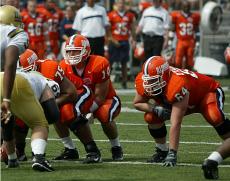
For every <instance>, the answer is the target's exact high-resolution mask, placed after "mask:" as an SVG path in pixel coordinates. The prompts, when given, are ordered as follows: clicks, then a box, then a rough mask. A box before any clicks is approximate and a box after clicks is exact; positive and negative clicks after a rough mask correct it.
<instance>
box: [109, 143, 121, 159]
mask: <svg viewBox="0 0 230 181" xmlns="http://www.w3.org/2000/svg"><path fill="white" fill-rule="evenodd" d="M111 152H112V158H113V160H114V161H121V160H123V159H124V157H123V151H122V148H121V147H120V146H114V147H112V148H111Z"/></svg>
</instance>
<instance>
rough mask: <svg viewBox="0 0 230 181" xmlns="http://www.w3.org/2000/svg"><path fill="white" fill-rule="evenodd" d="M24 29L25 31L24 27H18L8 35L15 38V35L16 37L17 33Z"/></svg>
mask: <svg viewBox="0 0 230 181" xmlns="http://www.w3.org/2000/svg"><path fill="white" fill-rule="evenodd" d="M23 31H24V30H23V29H20V28H16V29H14V30H12V31H11V32H10V33H9V34H8V37H9V38H13V37H15V36H16V35H17V34H19V33H21V32H23Z"/></svg>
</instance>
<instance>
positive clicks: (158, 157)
mask: <svg viewBox="0 0 230 181" xmlns="http://www.w3.org/2000/svg"><path fill="white" fill-rule="evenodd" d="M144 119H145V121H146V122H147V123H148V130H149V133H150V135H151V136H152V138H153V139H154V140H155V143H156V146H155V152H154V154H153V155H152V157H151V158H149V159H148V160H147V162H150V163H161V162H163V161H164V159H165V158H166V156H167V154H168V146H167V144H166V135H167V130H166V126H165V123H164V120H163V119H161V118H159V117H158V116H157V115H156V114H155V113H145V116H144Z"/></svg>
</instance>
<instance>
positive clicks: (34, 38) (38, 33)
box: [21, 11, 46, 44]
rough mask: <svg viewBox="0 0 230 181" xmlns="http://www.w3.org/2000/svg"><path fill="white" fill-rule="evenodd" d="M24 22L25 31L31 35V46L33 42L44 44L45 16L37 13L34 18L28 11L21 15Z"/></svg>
mask: <svg viewBox="0 0 230 181" xmlns="http://www.w3.org/2000/svg"><path fill="white" fill-rule="evenodd" d="M21 16H22V22H23V23H24V30H25V31H26V32H27V33H28V35H29V44H30V43H31V42H43V41H44V28H43V27H44V23H45V22H46V17H45V16H44V15H43V14H40V13H36V15H35V16H34V17H33V16H31V15H30V14H29V12H28V11H23V12H22V13H21Z"/></svg>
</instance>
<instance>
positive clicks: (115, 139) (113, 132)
mask: <svg viewBox="0 0 230 181" xmlns="http://www.w3.org/2000/svg"><path fill="white" fill-rule="evenodd" d="M120 109H121V103H120V99H119V98H118V97H117V96H114V97H113V99H107V100H106V101H105V102H104V104H102V105H101V106H100V107H99V108H98V109H97V110H96V111H95V113H94V117H95V118H97V119H98V120H99V121H100V122H101V126H102V128H103V131H104V133H105V135H106V136H107V137H108V139H109V141H110V144H111V152H112V158H113V160H114V161H119V160H123V151H122V147H121V144H120V140H119V134H118V130H117V126H116V122H115V121H114V118H115V117H117V116H118V115H119V113H120Z"/></svg>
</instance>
